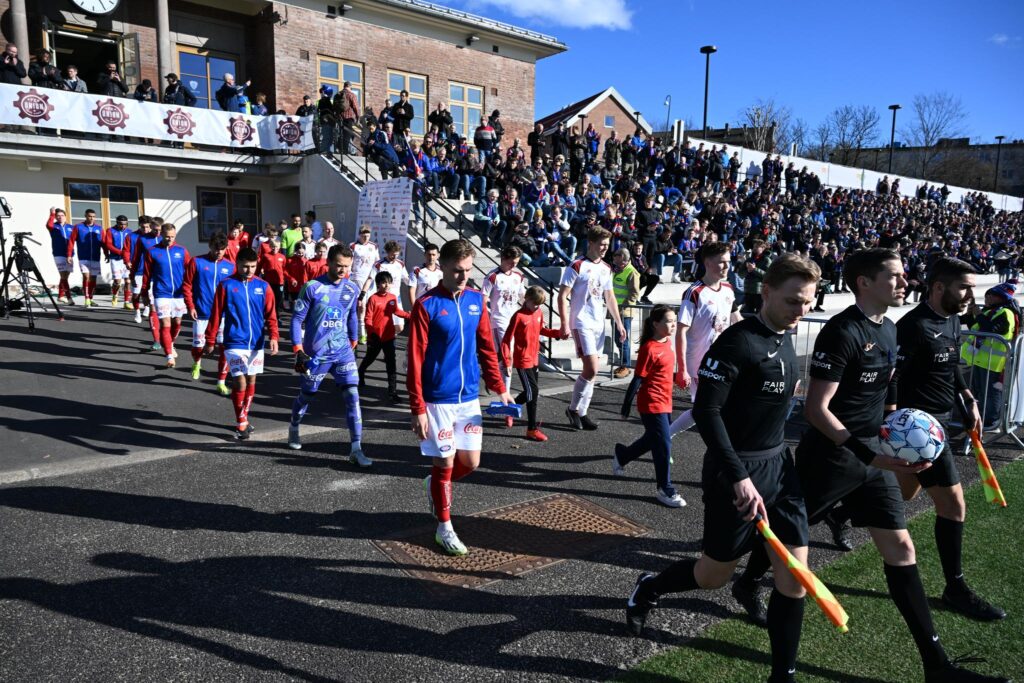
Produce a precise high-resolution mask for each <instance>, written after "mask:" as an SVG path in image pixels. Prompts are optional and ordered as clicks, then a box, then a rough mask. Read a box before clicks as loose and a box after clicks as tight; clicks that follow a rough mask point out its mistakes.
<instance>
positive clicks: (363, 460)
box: [348, 449, 373, 467]
mask: <svg viewBox="0 0 1024 683" xmlns="http://www.w3.org/2000/svg"><path fill="white" fill-rule="evenodd" d="M348 461H349V462H350V463H352V464H353V465H359V466H360V467H370V466H371V465H373V461H372V460H370V459H369V458H367V457H366V456H365V455H363V451H362V450H361V449H360V450H355V451H352V452H351V453H349V454H348Z"/></svg>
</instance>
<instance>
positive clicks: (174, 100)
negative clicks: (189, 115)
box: [163, 73, 196, 107]
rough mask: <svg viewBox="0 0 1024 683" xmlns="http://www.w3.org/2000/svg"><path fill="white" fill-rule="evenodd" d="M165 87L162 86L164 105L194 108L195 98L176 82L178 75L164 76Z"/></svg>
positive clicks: (189, 91)
mask: <svg viewBox="0 0 1024 683" xmlns="http://www.w3.org/2000/svg"><path fill="white" fill-rule="evenodd" d="M164 80H166V81H167V85H166V86H164V96H163V103H164V104H172V105H175V106H179V107H194V106H196V96H195V95H193V94H192V91H191V90H189V89H188V88H186V87H185V84H184V83H182V82H181V81H180V80H178V74H176V73H169V74H167V75H166V76H164Z"/></svg>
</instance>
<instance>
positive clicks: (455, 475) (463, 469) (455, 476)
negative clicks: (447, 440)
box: [452, 456, 476, 481]
mask: <svg viewBox="0 0 1024 683" xmlns="http://www.w3.org/2000/svg"><path fill="white" fill-rule="evenodd" d="M475 469H476V468H475V467H470V466H469V465H464V464H462V461H461V460H459V457H458V456H455V465H453V466H452V481H458V480H459V479H462V478H463V477H464V476H466V475H467V474H469V473H470V472H472V471H473V470H475Z"/></svg>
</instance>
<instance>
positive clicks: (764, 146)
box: [740, 98, 792, 152]
mask: <svg viewBox="0 0 1024 683" xmlns="http://www.w3.org/2000/svg"><path fill="white" fill-rule="evenodd" d="M740 120H741V121H742V122H743V123H744V124H745V125H746V130H745V131H744V140H743V146H744V147H750V148H752V149H756V150H759V151H761V152H774V151H776V150H785V151H788V150H786V149H785V148H786V147H788V146H789V142H790V134H791V133H790V131H791V128H792V123H791V121H792V114H791V112H790V111H789V107H785V106H781V105H779V104H778V103H776V102H775V100H774V99H772V98H768V99H761V98H758V99H757V101H756V102H754V103H753V104H751V105H749V106H747V107H745V108H744V109H742V110H741V111H740Z"/></svg>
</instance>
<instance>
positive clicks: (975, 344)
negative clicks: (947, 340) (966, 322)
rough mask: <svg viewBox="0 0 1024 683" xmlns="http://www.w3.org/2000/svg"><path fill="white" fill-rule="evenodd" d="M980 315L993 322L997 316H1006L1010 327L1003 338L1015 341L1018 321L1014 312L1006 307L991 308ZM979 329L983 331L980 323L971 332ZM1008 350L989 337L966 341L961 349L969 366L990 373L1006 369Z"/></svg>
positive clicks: (961, 353) (974, 325) (973, 326)
mask: <svg viewBox="0 0 1024 683" xmlns="http://www.w3.org/2000/svg"><path fill="white" fill-rule="evenodd" d="M980 315H981V316H982V317H985V318H990V319H993V320H994V319H995V318H996V316H999V315H1005V316H1006V320H1007V322H1008V323H1009V326H1008V328H1007V330H1006V333H1005V334H1003V335H1002V337H1003V339H1005V340H1006V341H1008V342H1009V341H1011V340H1012V339H1013V336H1014V333H1015V332H1016V329H1015V327H1016V324H1017V321H1016V320H1015V319H1014V317H1013V312H1012V311H1011V310H1010V309H1009V308H1006V307H1005V306H1000V307H999V308H990V309H986V310H984V311H982V312H981V313H980ZM979 329H981V325H980V324H979V323H974V324H973V325H971V330H974V331H977V330H979ZM1007 349H1008V346H1006V345H1004V344H1000V343H999V342H998V341H996V340H995V339H991V338H987V337H982V338H974V339H971V340H969V341H965V342H964V343H963V345H962V346H961V347H960V357H961V358H963V360H964V362H965V363H967V364H968V365H973V366H975V367H978V368H982V369H984V370H988V371H990V372H1002V371H1003V368H1004V367H1006V355H1007Z"/></svg>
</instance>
